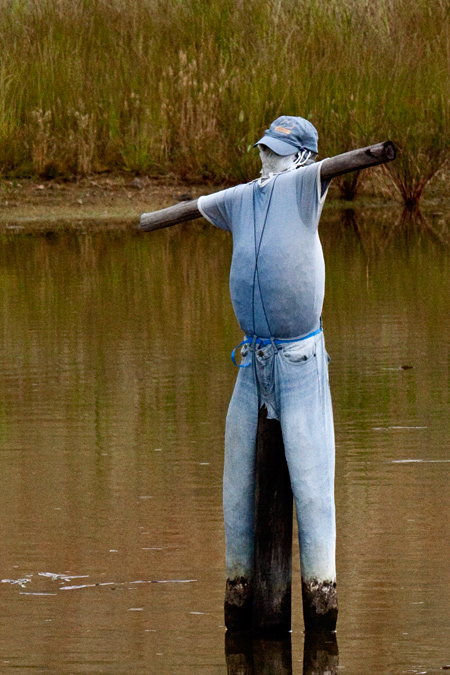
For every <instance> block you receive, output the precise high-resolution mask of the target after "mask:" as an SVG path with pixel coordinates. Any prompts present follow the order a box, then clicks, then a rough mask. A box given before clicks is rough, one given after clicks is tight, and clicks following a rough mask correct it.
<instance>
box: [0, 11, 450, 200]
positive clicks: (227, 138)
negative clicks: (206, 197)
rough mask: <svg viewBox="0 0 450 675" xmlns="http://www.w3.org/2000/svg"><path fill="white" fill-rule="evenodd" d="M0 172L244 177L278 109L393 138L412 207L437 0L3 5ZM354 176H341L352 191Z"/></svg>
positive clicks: (357, 185)
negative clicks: (257, 140)
mask: <svg viewBox="0 0 450 675" xmlns="http://www.w3.org/2000/svg"><path fill="white" fill-rule="evenodd" d="M0 11H1V21H0V41H1V53H2V60H1V64H0V170H1V172H2V174H3V175H6V176H8V175H9V176H11V175H15V176H26V175H34V176H37V175H41V176H46V177H54V176H57V175H64V174H76V175H89V174H92V173H93V172H96V171H102V170H111V171H115V170H123V169H125V170H128V171H130V172H137V173H144V174H150V175H166V174H167V173H172V174H174V175H175V176H178V177H181V178H189V179H192V180H204V179H208V180H213V181H239V180H248V179H249V178H253V177H254V175H255V174H256V173H257V170H258V169H257V165H258V158H257V154H256V153H255V151H253V150H252V144H253V143H254V141H255V140H256V139H257V138H258V137H259V135H260V134H261V133H262V132H263V130H264V129H265V128H266V127H267V126H268V124H269V123H270V122H271V121H272V119H274V118H275V117H276V116H278V115H279V114H300V115H303V116H305V117H308V118H309V119H311V121H313V123H314V124H315V125H316V126H317V128H318V130H319V135H320V151H321V156H326V155H331V154H336V153H338V152H343V151H345V150H348V149H351V148H354V147H359V146H362V145H366V144H368V143H371V142H376V141H379V140H384V139H386V138H390V139H392V140H393V141H394V142H395V143H396V144H397V145H398V147H399V149H400V154H399V158H398V160H396V162H394V163H393V164H391V165H390V166H389V169H388V171H389V174H386V176H385V179H384V180H385V184H386V185H388V184H389V181H393V185H394V186H395V188H396V190H397V191H398V194H399V195H400V196H401V197H402V198H403V200H404V201H405V203H406V204H407V205H409V206H413V205H414V203H415V202H416V201H418V199H420V196H421V194H422V191H423V188H424V187H425V185H426V184H427V182H428V181H429V180H430V179H431V178H432V177H433V176H434V174H435V173H436V171H438V170H439V169H440V168H441V167H442V165H443V164H444V162H446V161H447V158H448V153H449V147H450V2H449V1H448V0H415V2H412V0H374V1H372V2H369V1H368V0H331V1H330V2H327V3H324V2H321V1H320V0H284V1H281V0H268V1H267V2H266V3H261V2H256V0H246V2H243V1H242V0H221V1H220V2H219V0H164V1H163V0H143V1H142V2H136V0H70V2H69V0H59V1H58V2H57V1H56V0H8V1H6V0H2V1H1V10H0ZM364 180H365V176H364V174H360V176H359V177H358V179H357V180H354V177H350V178H343V179H341V181H340V189H341V192H342V194H344V195H346V196H347V197H352V196H353V195H354V194H356V193H357V192H358V191H361V190H362V189H364Z"/></svg>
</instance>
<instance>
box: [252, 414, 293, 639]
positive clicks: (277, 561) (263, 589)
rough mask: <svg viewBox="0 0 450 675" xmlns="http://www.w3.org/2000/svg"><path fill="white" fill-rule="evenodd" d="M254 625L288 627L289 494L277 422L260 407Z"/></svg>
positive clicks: (261, 629)
mask: <svg viewBox="0 0 450 675" xmlns="http://www.w3.org/2000/svg"><path fill="white" fill-rule="evenodd" d="M255 480H256V489H255V578H254V587H253V629H254V631H255V632H257V633H271V634H274V633H287V632H288V631H289V630H290V629H291V583H292V512H293V498H292V490H291V482H290V479H289V471H288V467H287V463H286V457H285V453H284V444H283V436H282V433H281V425H280V423H279V421H278V420H271V419H267V409H266V407H265V406H263V407H262V408H261V409H260V411H259V418H258V433H257V440H256V473H255Z"/></svg>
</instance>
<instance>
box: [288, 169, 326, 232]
mask: <svg viewBox="0 0 450 675" xmlns="http://www.w3.org/2000/svg"><path fill="white" fill-rule="evenodd" d="M322 162H323V160H322V161H321V162H315V163H314V164H309V165H308V166H305V167H304V168H301V169H298V170H297V171H296V172H295V173H296V174H297V176H296V178H297V180H298V185H297V188H298V189H297V200H298V208H299V211H300V213H301V214H302V216H303V217H304V216H305V215H307V216H308V217H307V218H306V220H307V221H308V222H310V223H311V224H312V225H313V226H315V227H317V225H318V222H319V217H320V214H321V212H322V207H323V204H324V201H325V199H326V196H327V192H328V187H329V185H330V181H329V180H325V181H322V180H321V178H320V170H321V167H322Z"/></svg>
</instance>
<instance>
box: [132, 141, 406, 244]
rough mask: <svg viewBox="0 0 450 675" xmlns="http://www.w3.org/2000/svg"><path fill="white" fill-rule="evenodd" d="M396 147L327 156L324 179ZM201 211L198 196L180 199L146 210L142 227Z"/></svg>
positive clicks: (391, 154)
mask: <svg viewBox="0 0 450 675" xmlns="http://www.w3.org/2000/svg"><path fill="white" fill-rule="evenodd" d="M395 155H396V150H395V146H394V144H393V143H391V141H385V142H384V143H377V144H376V145H370V146H368V147H367V148H360V149H359V150H351V151H350V152H344V153H343V154H342V155H336V157H329V158H327V159H324V161H323V164H322V170H321V176H322V178H324V179H325V180H329V179H331V178H336V177H337V176H342V174H344V173H349V172H351V171H358V170H360V169H367V168H369V167H371V166H376V165H377V164H386V162H392V160H393V159H395ZM200 216H201V213H200V211H199V210H198V206H197V199H193V200H192V201H189V202H180V203H179V204H175V206H169V207H168V208H167V209H161V210H160V211H154V212H153V213H143V214H142V216H141V221H140V225H139V228H140V229H141V230H144V232H152V231H153V230H160V229H162V228H163V227H170V226H171V225H176V223H183V222H186V221H187V220H194V219H195V218H200Z"/></svg>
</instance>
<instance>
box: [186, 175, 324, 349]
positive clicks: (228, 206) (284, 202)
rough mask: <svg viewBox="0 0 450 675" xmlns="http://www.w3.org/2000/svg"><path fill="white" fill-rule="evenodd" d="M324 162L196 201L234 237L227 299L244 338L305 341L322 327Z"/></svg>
mask: <svg viewBox="0 0 450 675" xmlns="http://www.w3.org/2000/svg"><path fill="white" fill-rule="evenodd" d="M320 166H321V162H318V163H316V164H311V165H309V166H305V167H302V168H299V169H295V170H292V171H286V172H284V173H280V174H277V175H275V176H273V177H272V178H270V179H269V180H267V181H264V182H262V181H261V180H257V181H253V182H252V183H247V184H244V185H237V186H236V187H234V188H229V189H228V190H222V191H221V192H216V193H215V194H212V195H208V196H205V197H200V199H199V200H198V208H199V210H200V212H201V214H202V215H203V216H204V217H205V218H206V219H207V220H209V221H210V222H211V223H213V225H217V226H218V227H220V228H222V229H224V230H229V231H230V232H231V233H232V235H233V257H232V261H231V270H230V294H231V301H232V303H233V308H234V312H235V314H236V317H237V320H238V322H239V325H240V327H241V329H242V330H243V332H244V333H245V334H246V335H248V336H253V335H257V336H259V337H275V338H294V337H303V336H304V335H308V333H311V332H312V331H314V330H316V329H317V328H318V327H319V325H320V315H321V313H322V304H323V297H324V290H325V264H324V259H323V252H322V246H321V243H320V240H319V235H318V224H319V218H320V214H321V212H322V207H323V203H324V201H325V197H326V192H327V188H328V185H326V186H325V189H323V190H322V186H321V180H320Z"/></svg>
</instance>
